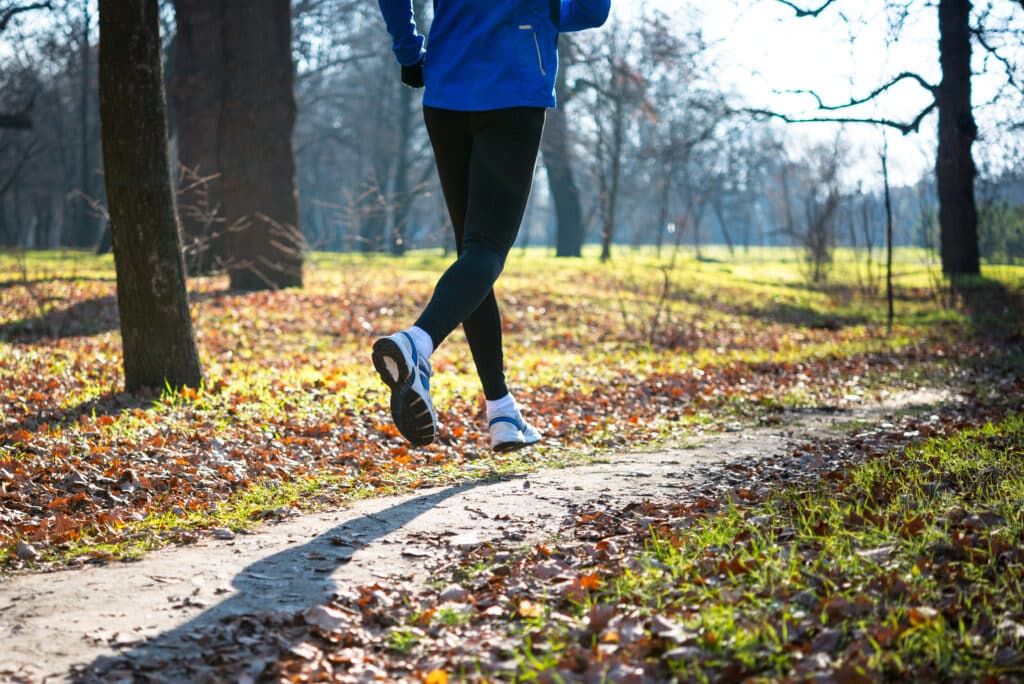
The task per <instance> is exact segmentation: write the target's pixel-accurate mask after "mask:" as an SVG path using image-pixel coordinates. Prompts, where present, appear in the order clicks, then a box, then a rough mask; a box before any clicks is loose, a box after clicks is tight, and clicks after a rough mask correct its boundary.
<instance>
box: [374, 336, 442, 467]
mask: <svg viewBox="0 0 1024 684" xmlns="http://www.w3.org/2000/svg"><path fill="white" fill-rule="evenodd" d="M389 362H390V364H389ZM389 366H393V367H394V372H395V374H396V376H397V377H395V376H392V368H390V367H389ZM373 367H374V368H376V369H377V373H378V374H379V375H380V379H381V380H383V381H384V384H385V385H387V386H388V388H390V389H391V418H392V420H394V421H395V427H397V428H398V431H399V432H400V433H402V437H405V438H406V439H407V440H409V443H410V444H412V445H413V446H417V447H421V446H427V445H428V444H430V443H432V442H433V441H434V437H435V433H436V428H435V426H434V419H433V417H432V416H431V414H430V409H429V408H427V406H426V403H425V402H424V401H423V397H421V396H420V395H419V394H417V393H416V392H415V391H413V388H412V383H413V381H414V379H415V375H414V374H413V372H412V369H411V368H409V364H408V363H407V362H406V360H405V354H403V353H402V349H401V348H400V347H399V346H398V345H397V344H396V343H395V342H394V341H393V340H389V339H388V338H386V337H385V338H382V339H379V340H377V341H376V342H374V343H373ZM420 407H422V408H420ZM417 409H419V410H417Z"/></svg>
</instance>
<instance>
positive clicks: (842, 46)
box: [613, 0, 1024, 186]
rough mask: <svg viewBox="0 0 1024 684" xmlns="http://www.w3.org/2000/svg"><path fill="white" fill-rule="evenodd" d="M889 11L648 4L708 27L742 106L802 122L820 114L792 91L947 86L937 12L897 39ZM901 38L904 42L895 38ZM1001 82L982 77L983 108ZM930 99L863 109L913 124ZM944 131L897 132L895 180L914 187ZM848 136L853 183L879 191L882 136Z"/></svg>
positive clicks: (904, 90) (840, 3)
mask: <svg viewBox="0 0 1024 684" xmlns="http://www.w3.org/2000/svg"><path fill="white" fill-rule="evenodd" d="M796 4H803V6H807V7H813V6H818V5H820V4H821V0H798V1H797V3H796ZM885 4H886V3H885V2H883V1H881V0H837V2H835V3H834V4H833V5H832V6H831V7H829V8H828V9H827V10H825V11H824V12H823V13H822V14H821V15H820V16H819V17H817V18H810V17H808V18H797V17H796V16H795V13H794V11H793V10H792V9H790V8H788V7H786V6H785V5H783V4H782V3H781V2H777V1H773V0H756V1H755V2H749V1H747V2H742V3H740V2H737V1H736V0H704V1H702V2H695V1H692V0H649V2H647V4H646V6H648V7H649V6H651V5H654V6H656V7H658V8H659V9H661V10H663V11H665V12H666V13H668V14H669V15H670V16H672V17H679V18H680V21H681V25H682V23H685V22H688V21H692V22H695V23H696V25H698V26H700V27H701V29H702V31H703V33H704V36H705V38H706V39H707V40H708V41H709V43H710V44H711V45H712V48H711V53H710V55H709V62H710V63H711V64H712V65H713V66H714V69H715V72H716V77H717V80H718V81H719V82H721V83H723V84H726V85H727V87H729V88H731V89H733V90H734V91H735V92H736V94H737V102H739V101H741V100H742V101H743V102H744V103H745V104H748V105H750V106H754V107H761V108H765V109H772V110H775V111H780V112H785V113H787V114H793V115H801V114H812V113H813V112H812V111H811V110H813V109H814V107H815V101H814V100H813V98H810V97H809V96H807V95H794V94H785V91H787V90H797V89H813V90H815V91H816V92H817V93H818V94H819V95H821V97H822V99H823V100H824V101H826V102H827V103H830V104H831V103H842V102H847V101H849V100H850V99H851V98H859V97H862V96H864V95H865V94H867V93H869V92H871V91H872V90H874V89H875V88H877V87H878V86H880V85H882V84H884V83H886V82H887V81H888V80H890V79H891V78H892V77H893V76H895V75H896V74H899V73H900V72H902V71H914V72H917V73H919V74H920V75H921V76H923V77H924V78H926V79H927V80H929V81H930V82H932V83H937V82H938V81H939V80H940V75H941V74H940V71H939V65H938V20H937V12H936V10H935V8H934V7H928V6H925V3H924V2H917V3H914V4H913V5H912V7H913V8H914V11H912V12H911V13H910V15H909V16H908V17H907V19H906V21H904V22H903V26H902V28H901V29H900V30H899V31H898V32H892V31H890V28H889V27H890V21H891V18H890V17H889V16H887V15H886V12H885ZM975 4H976V5H978V6H981V5H984V3H983V2H976V3H975ZM997 4H998V0H997ZM613 5H614V7H615V12H616V13H617V14H618V15H619V16H620V17H626V18H631V17H633V16H635V14H636V13H637V8H638V7H639V5H638V4H637V3H635V2H630V1H629V0H618V2H614V3H613ZM1002 5H1005V6H1007V7H1008V11H1009V12H1010V16H1012V17H1013V21H1014V26H1016V27H1018V28H1024V12H1022V11H1021V10H1020V7H1015V6H1014V5H1015V3H1007V2H1005V1H1004V2H1003V3H1002ZM1004 23H1005V22H1004ZM892 35H895V36H896V38H897V39H896V40H895V41H892V40H889V38H890V37H891V36H892ZM1021 53H1024V49H1018V50H1017V53H1016V58H1017V59H1018V60H1019V61H1020V62H1021V63H1024V56H1022V54H1021ZM975 58H976V59H975V61H976V62H978V60H980V59H981V56H980V55H979V54H978V51H977V50H976V51H975ZM979 66H980V65H979ZM1001 82H1003V79H1001V78H1000V79H996V78H987V79H986V78H985V77H980V76H979V77H976V78H975V80H974V87H975V101H976V102H978V103H981V102H984V101H986V100H987V99H988V98H990V97H991V96H992V94H993V92H994V88H995V87H998V85H997V84H998V83H1001ZM930 98H931V95H930V94H929V93H927V92H926V91H924V90H923V89H922V88H921V87H920V86H918V85H916V84H913V83H910V82H907V83H904V84H902V85H900V86H898V87H897V88H896V89H894V90H893V91H892V93H891V94H890V95H888V96H887V97H885V98H884V99H882V100H880V101H879V102H878V103H877V104H874V105H870V106H865V107H863V108H861V109H859V110H856V112H857V114H859V115H861V116H884V117H886V118H892V119H898V120H910V119H913V118H914V117H915V116H916V115H917V114H918V112H920V111H921V110H922V109H923V108H924V107H925V106H927V104H928V102H929V100H930ZM1004 114H1005V113H1004ZM999 115H1000V114H999V112H998V111H994V110H992V109H991V108H989V109H988V110H985V109H984V108H982V110H980V111H979V112H978V116H979V123H980V124H981V127H982V129H983V132H986V131H987V129H988V128H990V127H991V124H992V123H994V118H996V117H998V116H999ZM935 126H936V117H935V115H934V114H933V115H931V116H930V117H929V119H928V120H927V122H926V123H925V125H924V126H923V129H922V134H911V135H909V136H903V135H902V134H901V133H900V132H899V131H897V130H895V129H892V130H889V131H888V133H887V134H886V135H887V138H888V141H889V148H890V172H891V174H892V177H893V181H894V182H895V183H898V184H903V183H913V182H914V181H916V180H917V179H918V178H920V176H921V174H922V173H924V172H926V171H928V170H929V169H930V168H931V167H932V166H933V165H934V144H935V143H934V140H935ZM836 130H837V127H836V125H834V124H800V125H797V126H790V127H788V128H787V137H792V138H793V139H794V143H795V144H796V141H799V140H801V139H803V140H809V141H824V140H829V141H830V140H832V139H833V138H834V137H835V134H836ZM844 136H845V138H846V139H847V140H848V141H849V142H850V143H851V144H852V147H853V151H854V152H853V154H854V156H855V157H857V158H858V159H859V163H857V164H856V165H855V166H854V167H853V168H852V169H851V174H850V177H848V179H847V180H848V182H851V183H855V182H856V181H857V180H863V181H864V182H865V185H868V186H871V185H877V184H878V182H879V178H878V175H879V173H880V171H879V168H880V162H879V152H880V150H881V145H882V132H881V131H880V130H879V129H878V128H877V127H875V126H868V125H863V124H860V125H850V126H847V127H845V133H844ZM984 144H986V143H982V145H984ZM995 144H996V145H998V141H996V142H995ZM979 151H980V152H982V153H984V151H982V150H980V149H979Z"/></svg>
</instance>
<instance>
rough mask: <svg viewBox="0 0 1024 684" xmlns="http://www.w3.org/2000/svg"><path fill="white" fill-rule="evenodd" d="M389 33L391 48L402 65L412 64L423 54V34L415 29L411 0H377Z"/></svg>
mask: <svg viewBox="0 0 1024 684" xmlns="http://www.w3.org/2000/svg"><path fill="white" fill-rule="evenodd" d="M377 1H378V4H379V5H380V12H381V14H383V15H384V23H385V24H386V25H387V27H388V33H390V34H391V49H392V50H393V51H394V53H395V58H396V59H397V60H398V63H399V64H401V65H402V66H412V65H413V64H415V63H416V62H418V61H420V58H421V57H422V56H423V36H421V35H420V34H419V33H417V31H416V20H415V18H414V17H413V11H412V0H377Z"/></svg>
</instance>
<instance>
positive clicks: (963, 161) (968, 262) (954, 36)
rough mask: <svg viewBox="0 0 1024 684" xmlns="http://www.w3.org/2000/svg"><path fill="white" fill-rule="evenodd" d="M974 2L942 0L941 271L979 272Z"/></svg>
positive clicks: (953, 273)
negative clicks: (974, 147)
mask: <svg viewBox="0 0 1024 684" xmlns="http://www.w3.org/2000/svg"><path fill="white" fill-rule="evenodd" d="M970 12H971V3H970V1H969V0H941V1H940V2H939V61H940V63H941V65H942V83H941V84H940V85H939V88H938V90H937V92H936V102H937V104H938V110H939V150H938V159H937V162H936V166H935V176H936V179H937V181H938V193H939V232H940V251H941V253H942V272H943V273H944V274H945V275H947V276H959V275H972V274H977V273H979V272H980V264H979V255H978V214H977V208H976V205H975V199H974V177H975V173H976V170H975V166H974V160H973V159H972V157H971V146H972V145H973V144H974V140H975V138H976V137H977V134H978V128H977V126H976V125H975V122H974V113H973V111H972V109H971V29H970Z"/></svg>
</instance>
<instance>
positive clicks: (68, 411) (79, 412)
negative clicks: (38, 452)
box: [0, 388, 160, 436]
mask: <svg viewBox="0 0 1024 684" xmlns="http://www.w3.org/2000/svg"><path fill="white" fill-rule="evenodd" d="M159 398H160V390H159V389H155V388H154V389H143V390H140V391H138V392H108V393H106V394H102V395H100V396H98V397H94V398H92V399H88V400H86V401H83V402H80V403H78V404H75V405H74V406H71V407H68V408H61V409H41V410H36V411H34V412H33V413H30V414H28V415H26V416H25V417H24V418H22V419H21V420H20V421H18V422H9V423H7V424H6V425H5V426H4V430H3V432H0V436H2V435H3V434H4V433H6V434H7V435H13V434H15V433H17V432H19V431H20V430H25V431H26V432H35V431H36V430H38V429H39V426H40V425H44V424H46V425H49V426H50V427H52V428H56V427H60V428H66V427H68V426H69V425H71V424H72V423H77V422H78V420H79V418H81V417H82V416H90V417H96V418H99V417H101V416H115V417H116V416H120V415H121V414H122V413H124V412H125V411H131V410H133V409H140V408H148V407H150V406H152V405H153V402H154V401H156V400H157V399H159Z"/></svg>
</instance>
